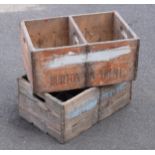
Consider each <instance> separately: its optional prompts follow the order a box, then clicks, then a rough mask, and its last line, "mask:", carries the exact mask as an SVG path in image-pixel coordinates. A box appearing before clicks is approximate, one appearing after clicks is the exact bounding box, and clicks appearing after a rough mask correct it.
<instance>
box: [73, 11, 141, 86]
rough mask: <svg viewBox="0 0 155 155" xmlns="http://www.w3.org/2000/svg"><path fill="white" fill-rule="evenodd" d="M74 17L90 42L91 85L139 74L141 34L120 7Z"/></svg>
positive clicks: (87, 41)
mask: <svg viewBox="0 0 155 155" xmlns="http://www.w3.org/2000/svg"><path fill="white" fill-rule="evenodd" d="M72 18H73V19H74V21H75V23H76V24H77V26H78V27H79V30H80V31H81V32H80V33H82V34H83V36H84V39H85V42H86V43H87V60H86V61H87V73H86V75H87V86H104V85H109V84H117V83H120V82H124V81H130V80H134V79H135V78H136V73H137V63H138V52H139V38H138V37H137V36H136V34H135V33H134V32H133V31H132V29H131V28H130V27H129V26H128V24H127V23H126V22H125V21H124V19H123V18H122V17H121V16H120V15H119V14H118V13H117V12H116V11H113V12H105V13H104V12H103V13H96V14H86V15H79V16H72Z"/></svg>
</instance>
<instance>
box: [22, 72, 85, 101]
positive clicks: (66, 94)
mask: <svg viewBox="0 0 155 155" xmlns="http://www.w3.org/2000/svg"><path fill="white" fill-rule="evenodd" d="M22 78H23V79H24V80H26V81H28V82H29V80H28V78H27V76H26V75H24V76H23V77H22ZM86 89H87V88H83V89H74V90H67V91H61V92H52V93H49V94H50V95H52V96H54V97H55V98H57V99H59V100H61V101H63V102H64V101H67V100H69V99H71V98H73V97H75V96H76V95H78V94H80V93H82V92H83V91H85V90H86ZM34 96H35V97H37V98H38V99H39V100H42V101H44V99H43V98H41V97H40V96H38V95H36V94H34Z"/></svg>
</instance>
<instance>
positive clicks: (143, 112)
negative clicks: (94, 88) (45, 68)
mask: <svg viewBox="0 0 155 155" xmlns="http://www.w3.org/2000/svg"><path fill="white" fill-rule="evenodd" d="M110 10H117V11H119V12H120V14H121V15H122V16H123V17H124V18H125V20H126V21H127V22H128V23H129V25H130V26H131V28H132V29H133V30H134V31H135V32H136V33H137V35H138V36H139V37H140V38H141V47H140V55H139V70H138V78H137V80H136V81H135V82H134V87H133V99H132V104H130V105H128V106H127V107H125V108H124V109H122V110H120V111H118V112H117V113H115V114H114V115H112V116H111V117H109V118H108V119H106V120H104V121H102V122H101V123H99V124H97V125H96V126H94V127H92V128H91V129H89V130H88V131H87V132H85V133H83V134H81V135H80V136H79V137H77V138H75V139H73V140H71V141H70V142H69V143H67V144H65V145H61V144H59V143H58V142H57V141H56V140H54V139H53V138H52V137H50V136H49V135H47V134H44V133H42V132H41V131H40V130H38V129H37V128H35V127H34V126H33V125H31V124H29V123H27V122H26V121H25V120H23V119H22V118H20V117H19V115H18V109H17V82H16V78H17V77H19V76H21V75H23V74H24V73H25V72H24V69H23V63H22V58H21V47H20V42H19V22H20V21H21V20H23V19H31V18H41V17H52V16H60V15H70V14H80V13H88V12H98V11H99V12H101V11H110ZM0 149H155V5H20V6H17V5H14V6H13V5H0Z"/></svg>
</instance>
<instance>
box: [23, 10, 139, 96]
mask: <svg viewBox="0 0 155 155" xmlns="http://www.w3.org/2000/svg"><path fill="white" fill-rule="evenodd" d="M42 27H44V29H42ZM21 42H22V46H23V59H24V66H25V69H26V72H27V75H28V79H29V80H30V82H31V85H32V87H33V91H34V92H36V93H45V92H58V91H63V90H73V89H79V88H85V87H91V86H104V85H109V84H117V83H120V82H124V81H129V80H134V79H135V78H136V73H137V66H138V52H139V38H138V37H137V36H136V34H135V33H134V32H133V31H132V30H131V28H130V27H129V26H128V25H127V24H126V22H125V21H124V20H123V19H122V17H121V16H120V15H119V14H118V13H117V12H115V11H112V12H105V13H104V12H103V13H94V14H85V15H75V16H69V17H57V18H49V19H40V20H31V21H23V22H22V23H21Z"/></svg>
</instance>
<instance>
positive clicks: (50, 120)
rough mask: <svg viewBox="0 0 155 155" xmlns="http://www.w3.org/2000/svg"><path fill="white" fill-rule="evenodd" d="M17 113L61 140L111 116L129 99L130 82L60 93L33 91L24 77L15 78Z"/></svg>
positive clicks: (63, 140) (73, 135) (68, 138)
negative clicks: (16, 80) (35, 92)
mask: <svg viewBox="0 0 155 155" xmlns="http://www.w3.org/2000/svg"><path fill="white" fill-rule="evenodd" d="M18 88H19V89H18V94H19V95H18V108H19V114H20V116H22V117H23V118H24V119H26V120H27V121H29V122H31V123H33V124H34V125H35V126H37V127H38V128H39V129H41V130H42V131H44V132H46V133H48V134H50V135H52V136H53V137H55V138H56V139H57V140H58V141H59V142H60V143H64V142H66V141H68V140H70V139H72V138H74V137H76V136H77V135H79V134H80V133H82V132H84V131H86V130H87V129H88V128H90V127H91V126H93V125H94V124H95V123H96V122H98V121H100V120H103V119H104V118H106V117H108V116H110V115H111V114H113V113H114V112H116V111H117V110H119V109H120V108H122V107H123V106H125V105H127V104H128V103H129V102H130V99H131V82H126V83H124V84H117V85H114V86H109V87H108V86H106V87H102V88H95V87H93V88H87V89H77V90H72V91H64V92H59V93H45V94H42V95H41V96H40V95H39V96H38V95H36V94H34V93H33V91H32V88H31V85H30V83H29V82H28V81H27V79H26V77H25V76H24V77H22V78H19V79H18Z"/></svg>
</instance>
